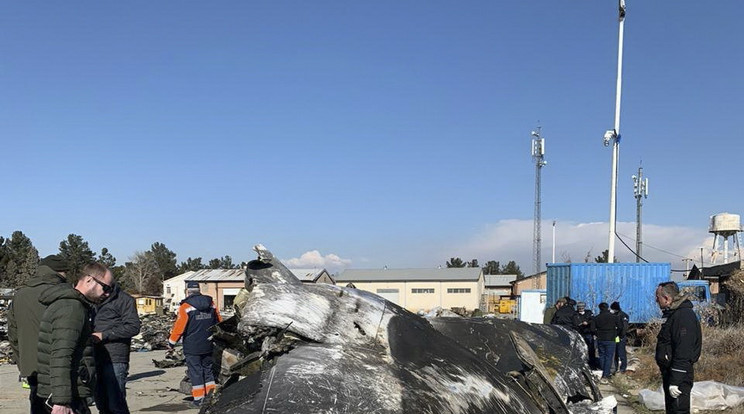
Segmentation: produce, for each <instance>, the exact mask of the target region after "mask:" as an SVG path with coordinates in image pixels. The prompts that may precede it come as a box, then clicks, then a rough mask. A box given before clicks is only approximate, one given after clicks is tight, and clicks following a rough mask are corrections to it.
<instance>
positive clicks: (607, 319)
mask: <svg viewBox="0 0 744 414" xmlns="http://www.w3.org/2000/svg"><path fill="white" fill-rule="evenodd" d="M592 322H593V326H592V328H593V330H594V331H595V332H596V334H597V349H598V350H599V365H600V367H601V368H602V379H601V380H600V383H602V384H606V383H607V382H608V379H609V378H610V369H611V368H612V359H613V358H614V357H615V337H616V336H617V334H618V333H620V325H619V323H618V320H617V318H616V317H615V315H613V314H612V313H610V306H609V305H608V304H607V303H606V302H602V303H600V304H599V315H597V316H596V317H595V318H594V320H593V321H592Z"/></svg>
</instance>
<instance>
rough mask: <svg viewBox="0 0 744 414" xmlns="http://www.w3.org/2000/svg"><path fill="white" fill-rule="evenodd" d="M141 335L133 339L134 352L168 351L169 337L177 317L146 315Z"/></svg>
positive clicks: (143, 318) (142, 318) (143, 317)
mask: <svg viewBox="0 0 744 414" xmlns="http://www.w3.org/2000/svg"><path fill="white" fill-rule="evenodd" d="M141 321H142V327H141V328H140V333H139V335H137V336H135V337H134V338H132V348H131V349H132V351H136V352H142V351H152V350H155V349H168V335H169V334H170V329H171V327H172V326H173V322H174V321H175V315H144V316H142V317H141Z"/></svg>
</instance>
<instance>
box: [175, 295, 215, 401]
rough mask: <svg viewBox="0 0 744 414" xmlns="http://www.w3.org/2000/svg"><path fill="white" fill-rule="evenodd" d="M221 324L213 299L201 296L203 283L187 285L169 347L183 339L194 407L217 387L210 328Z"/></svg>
mask: <svg viewBox="0 0 744 414" xmlns="http://www.w3.org/2000/svg"><path fill="white" fill-rule="evenodd" d="M220 321H222V317H221V316H220V313H219V311H217V308H216V307H215V306H214V302H213V301H212V298H211V297H210V296H206V295H202V294H201V290H200V289H199V282H187V284H186V299H184V300H183V301H181V306H179V308H178V316H177V317H176V322H175V324H174V325H173V330H172V331H171V334H170V338H168V345H169V346H170V347H171V349H172V348H173V347H174V346H175V345H176V342H178V340H179V339H180V338H183V354H184V356H185V357H186V366H187V368H188V373H189V380H190V381H191V395H192V396H193V397H194V403H193V405H194V406H197V407H198V406H200V405H201V403H202V401H203V400H204V397H205V396H206V395H207V394H209V393H210V392H212V391H214V390H215V388H216V384H215V382H214V372H212V364H213V359H212V351H213V348H212V341H210V340H209V337H210V336H211V333H210V332H209V330H208V329H209V328H210V327H211V326H213V325H215V324H217V323H218V322H220Z"/></svg>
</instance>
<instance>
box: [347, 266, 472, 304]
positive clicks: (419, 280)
mask: <svg viewBox="0 0 744 414" xmlns="http://www.w3.org/2000/svg"><path fill="white" fill-rule="evenodd" d="M336 283H337V284H339V285H346V284H348V283H351V284H353V285H354V287H356V288H357V289H360V290H365V291H368V292H372V293H374V294H376V295H379V296H382V297H383V298H385V299H387V300H389V301H391V302H393V303H395V304H397V305H399V306H402V307H404V308H406V309H408V310H410V311H412V312H418V311H428V310H431V309H433V308H436V307H441V308H442V309H451V308H465V309H468V310H474V309H478V308H479V305H480V300H481V295H482V294H483V292H484V289H485V286H484V277H483V269H481V268H479V267H459V268H454V267H452V268H438V269H346V270H344V271H343V272H341V274H340V275H338V276H337V277H336Z"/></svg>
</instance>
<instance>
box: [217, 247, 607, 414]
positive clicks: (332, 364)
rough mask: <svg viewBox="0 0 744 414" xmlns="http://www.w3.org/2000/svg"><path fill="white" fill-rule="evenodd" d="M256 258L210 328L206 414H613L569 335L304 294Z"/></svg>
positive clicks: (282, 271) (347, 291) (320, 288)
mask: <svg viewBox="0 0 744 414" xmlns="http://www.w3.org/2000/svg"><path fill="white" fill-rule="evenodd" d="M254 250H256V252H257V253H258V256H259V257H258V259H257V260H254V261H251V262H250V263H249V264H248V269H247V270H246V282H245V290H243V291H242V292H241V294H240V295H238V297H237V298H236V304H237V306H236V314H235V316H234V317H232V318H229V319H227V320H225V321H224V322H222V323H221V324H219V325H217V326H216V327H214V329H213V332H214V337H213V338H214V340H215V343H216V345H217V348H218V350H219V351H220V352H219V353H220V358H218V359H217V361H218V365H219V367H218V369H219V372H220V380H221V382H222V386H221V389H220V391H219V392H218V393H217V395H215V396H213V398H212V400H211V401H210V402H209V403H208V404H206V405H205V406H204V407H203V408H202V413H266V412H286V413H290V412H291V413H317V412H330V413H358V412H370V413H409V412H417V413H513V414H517V413H519V414H522V413H525V412H529V413H539V412H544V413H548V412H552V413H568V412H589V411H592V412H607V411H608V409H609V410H611V408H612V406H613V404H608V401H607V400H605V401H601V396H600V393H599V391H598V390H597V387H596V385H595V384H594V382H593V380H592V379H591V377H590V376H589V375H588V369H587V367H586V365H585V364H584V363H583V359H582V357H581V352H582V350H583V348H582V346H584V345H583V341H581V338H579V337H578V335H576V334H575V333H573V332H569V331H567V330H564V329H563V328H558V327H544V326H541V327H533V326H530V325H527V324H521V323H516V322H511V323H510V322H509V321H500V320H499V321H496V320H485V319H463V318H434V319H432V320H426V319H424V318H422V317H420V316H417V315H415V314H413V313H411V312H408V311H406V310H405V309H403V308H401V307H399V306H397V305H395V304H393V303H390V302H387V301H385V300H384V299H382V298H380V297H379V296H376V295H373V294H371V293H368V292H364V291H360V290H356V289H353V288H344V287H339V286H333V285H326V284H318V285H314V284H302V283H301V282H300V281H299V280H297V279H296V278H295V277H294V276H293V275H292V273H291V272H289V270H287V269H286V268H285V267H284V265H282V264H281V263H280V262H279V261H278V260H276V259H275V258H274V257H273V255H272V254H271V253H270V252H269V251H268V250H266V249H265V248H264V247H263V246H261V245H258V246H256V247H255V248H254ZM583 352H586V351H583ZM579 401H582V403H581V404H574V403H576V402H579ZM608 407H609V408H608Z"/></svg>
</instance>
